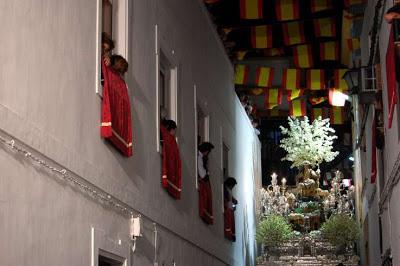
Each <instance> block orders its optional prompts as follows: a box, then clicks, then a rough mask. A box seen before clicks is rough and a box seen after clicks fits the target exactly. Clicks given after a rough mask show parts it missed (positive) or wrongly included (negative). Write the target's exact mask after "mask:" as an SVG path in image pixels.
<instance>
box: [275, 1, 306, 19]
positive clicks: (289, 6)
mask: <svg viewBox="0 0 400 266" xmlns="http://www.w3.org/2000/svg"><path fill="white" fill-rule="evenodd" d="M275 12H276V19H277V20H278V21H284V20H296V19H299V18H300V12H299V1H298V0H277V1H276V3H275Z"/></svg>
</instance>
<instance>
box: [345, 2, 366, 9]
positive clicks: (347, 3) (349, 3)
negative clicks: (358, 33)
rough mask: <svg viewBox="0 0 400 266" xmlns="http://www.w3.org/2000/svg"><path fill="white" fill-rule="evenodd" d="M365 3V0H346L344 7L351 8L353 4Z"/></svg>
mask: <svg viewBox="0 0 400 266" xmlns="http://www.w3.org/2000/svg"><path fill="white" fill-rule="evenodd" d="M364 3H365V0H344V7H345V8H349V7H351V6H355V5H361V4H364Z"/></svg>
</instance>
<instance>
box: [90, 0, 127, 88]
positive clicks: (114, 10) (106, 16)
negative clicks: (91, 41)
mask: <svg viewBox="0 0 400 266" xmlns="http://www.w3.org/2000/svg"><path fill="white" fill-rule="evenodd" d="M128 10H129V9H128V0H97V25H96V27H97V49H96V93H97V94H99V95H102V85H101V60H102V55H101V51H102V43H101V42H102V40H101V38H102V33H103V32H105V33H106V34H107V35H108V36H109V37H110V38H111V39H112V40H113V41H114V44H115V48H114V49H113V50H112V51H111V53H112V54H119V55H121V56H123V57H124V58H125V59H126V60H127V61H129V60H128V24H129V23H128Z"/></svg>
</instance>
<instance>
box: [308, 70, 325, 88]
mask: <svg viewBox="0 0 400 266" xmlns="http://www.w3.org/2000/svg"><path fill="white" fill-rule="evenodd" d="M324 88H325V72H324V70H322V69H309V70H307V89H309V90H322V89H324Z"/></svg>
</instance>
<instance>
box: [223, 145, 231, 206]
mask: <svg viewBox="0 0 400 266" xmlns="http://www.w3.org/2000/svg"><path fill="white" fill-rule="evenodd" d="M228 177H229V147H228V146H227V145H226V144H225V142H222V211H224V200H225V193H224V190H225V187H224V182H225V180H226V179H227V178H228Z"/></svg>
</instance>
